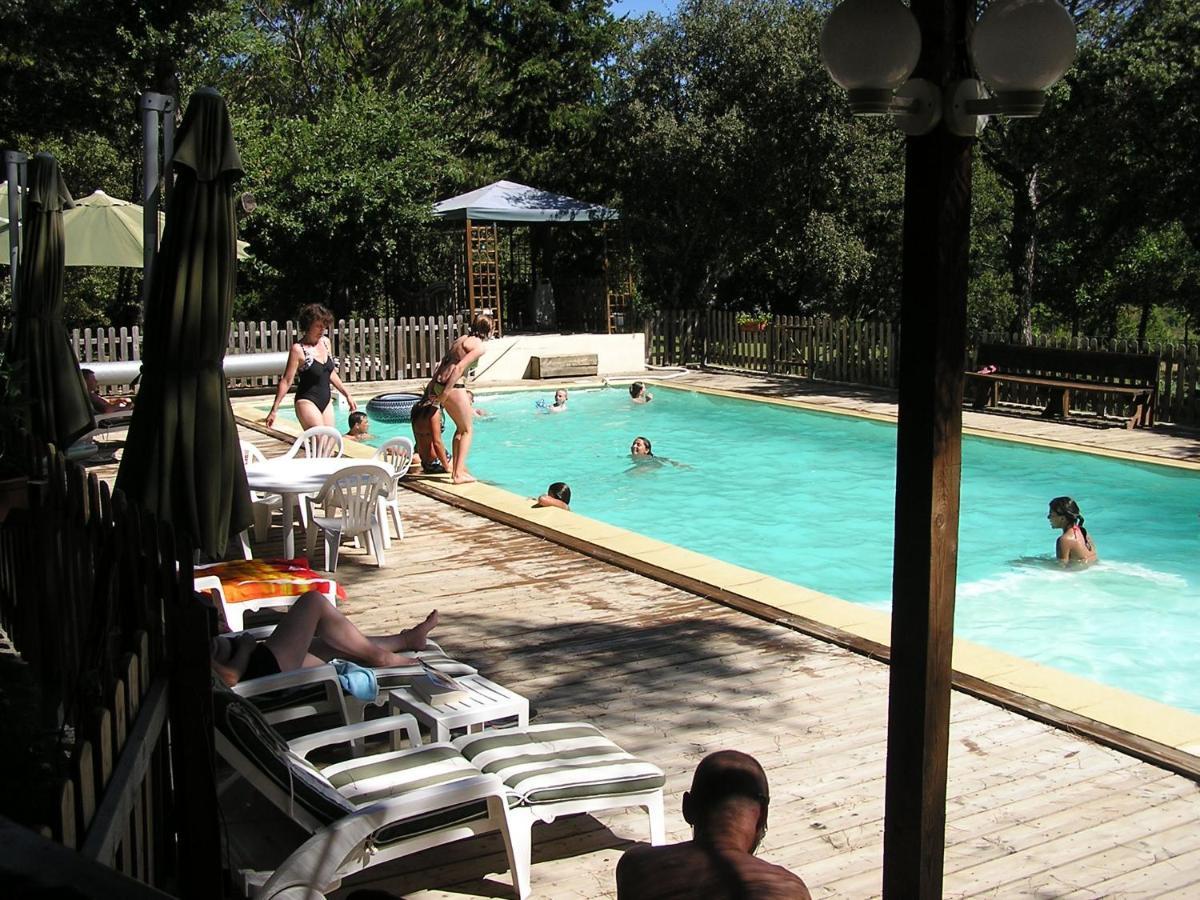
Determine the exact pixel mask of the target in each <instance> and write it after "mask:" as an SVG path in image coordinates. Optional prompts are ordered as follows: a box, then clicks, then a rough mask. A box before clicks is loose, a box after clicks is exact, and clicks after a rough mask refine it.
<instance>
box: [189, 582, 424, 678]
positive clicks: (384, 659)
mask: <svg viewBox="0 0 1200 900" xmlns="http://www.w3.org/2000/svg"><path fill="white" fill-rule="evenodd" d="M437 623H438V614H437V610H436V609H435V610H434V611H433V612H431V613H430V614H429V615H428V616H426V617H425V621H423V622H422V623H421V624H420V625H417V626H416V627H415V628H408V629H405V630H404V631H401V632H400V633H399V634H388V635H382V636H378V637H374V636H368V635H365V634H363V633H362V632H361V631H359V630H358V628H357V627H355V625H354V623H353V622H351V621H350V620H349V619H347V618H346V617H345V616H344V615H343V614H342V613H341V612H339V611H338V610H337V609H335V608H334V607H333V606H332V605H331V604H330V602H329V600H328V599H327V598H326V597H325V595H324V594H322V593H321V592H320V591H309V592H308V593H307V594H304V595H302V596H301V597H300V599H299V600H297V601H296V602H295V603H294V604H293V605H292V606H290V607H289V608H288V611H287V614H286V615H284V617H283V618H282V619H281V620H280V622H279V624H278V625H276V626H275V630H274V631H273V632H271V634H270V636H269V637H268V638H267V639H266V640H265V641H263V642H262V643H261V644H260V643H258V642H257V641H256V640H255V639H254V638H253V636H251V635H249V634H246V633H245V632H242V633H241V634H237V635H218V636H217V637H215V638H213V640H212V644H211V646H210V653H211V656H212V667H213V670H214V671H215V672H216V673H217V674H218V675H220V676H221V680H222V681H224V682H225V683H226V684H227V685H229V686H230V687H233V686H234V685H235V684H237V683H238V682H239V681H242V680H243V679H250V678H262V677H263V676H264V675H275V674H277V673H279V672H290V671H292V670H293V669H304V668H308V667H309V666H322V665H324V664H325V663H327V662H329V660H331V659H333V658H335V657H337V658H339V659H348V660H350V661H351V662H355V663H358V664H359V665H363V666H373V667H385V666H415V665H418V663H417V660H416V658H415V657H411V656H404V655H402V651H404V650H411V651H414V652H415V651H418V650H424V649H425V644H426V641H427V639H428V637H429V632H431V631H433V629H434V628H435V627H436V626H437Z"/></svg>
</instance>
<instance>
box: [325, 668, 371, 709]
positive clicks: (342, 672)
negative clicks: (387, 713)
mask: <svg viewBox="0 0 1200 900" xmlns="http://www.w3.org/2000/svg"><path fill="white" fill-rule="evenodd" d="M329 664H330V665H331V666H333V668H334V671H335V672H337V676H338V681H340V682H341V683H342V690H344V691H345V692H346V693H347V694H349V695H350V696H352V697H356V698H357V699H359V700H361V701H363V703H374V702H375V698H377V697H378V696H379V682H378V681H377V680H376V678H375V670H374V669H368V668H365V667H363V666H360V665H359V664H358V663H352V662H350V661H349V660H347V659H331V660H330V661H329Z"/></svg>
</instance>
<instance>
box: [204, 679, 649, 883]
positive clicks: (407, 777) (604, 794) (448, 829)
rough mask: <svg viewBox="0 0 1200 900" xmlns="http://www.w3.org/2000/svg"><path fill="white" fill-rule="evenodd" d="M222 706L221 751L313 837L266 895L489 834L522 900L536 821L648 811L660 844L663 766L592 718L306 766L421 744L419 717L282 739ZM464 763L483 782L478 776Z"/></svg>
mask: <svg viewBox="0 0 1200 900" xmlns="http://www.w3.org/2000/svg"><path fill="white" fill-rule="evenodd" d="M214 707H215V711H216V724H217V735H216V738H217V739H216V746H217V752H218V753H220V754H221V756H222V757H223V758H225V759H226V760H227V761H228V762H229V763H230V764H231V765H232V766H233V767H234V768H235V769H236V770H237V771H238V772H239V773H241V774H242V775H244V776H245V777H246V778H247V780H249V781H250V782H251V783H252V784H253V785H255V786H256V787H258V788H259V790H261V791H262V792H263V793H264V794H265V795H266V796H267V797H268V798H270V799H271V800H272V802H274V803H275V805H276V806H277V807H278V808H279V809H281V810H283V811H284V812H287V813H289V814H290V815H291V816H292V818H294V819H295V820H296V821H297V822H298V823H299V824H301V825H302V826H304V827H305V828H306V829H307V830H308V831H310V832H313V837H312V838H310V839H309V840H308V841H307V842H306V843H305V844H303V845H302V846H301V847H300V848H299V849H298V850H296V851H295V852H294V853H293V854H292V855H291V856H290V857H288V859H287V860H286V861H285V862H284V863H283V865H282V866H280V867H279V868H278V869H276V870H275V872H274V873H273V874H272V875H271V876H270V878H269V880H268V881H267V882H266V884H265V885H264V887H263V889H262V890H261V891H260V892H259V893H258V894H257V895H256V896H257V897H258V898H261V900H267V898H276V897H281V896H284V892H285V891H290V892H289V893H287V895H286V896H288V897H289V898H292V897H297V898H298V897H313V896H320V894H319V893H316V892H321V891H326V890H330V889H332V888H334V887H337V886H338V885H339V884H340V882H341V879H342V878H345V877H346V876H348V875H350V874H352V873H353V872H356V871H359V870H361V869H364V868H366V867H367V866H371V865H375V864H378V863H381V862H384V861H386V860H388V859H393V858H396V857H399V856H404V855H408V854H410V853H415V852H417V851H418V850H423V849H426V848H427V847H434V846H438V845H441V844H445V843H448V842H450V841H454V840H457V839H459V838H462V837H467V836H470V835H473V834H481V833H484V832H487V831H498V832H500V835H501V838H502V840H503V841H504V849H505V854H506V856H507V858H508V865H509V869H510V871H511V872H512V879H513V886H514V887H515V888H516V891H517V895H518V896H519V897H521V898H524V897H526V896H528V894H529V889H530V861H531V851H532V826H533V823H534V822H535V821H546V822H550V821H553V820H554V819H555V818H557V817H558V816H562V815H571V814H574V813H581V812H596V811H599V810H607V809H623V808H626V807H630V806H641V807H644V808H645V809H646V810H647V811H648V812H649V815H650V839H651V842H652V843H654V844H661V843H662V842H663V840H664V828H663V803H662V793H663V791H662V789H663V783H664V781H665V778H664V776H663V773H662V771H661V770H660V769H659V768H657V767H656V766H654V765H652V764H650V763H648V762H645V761H643V760H640V759H637V758H636V757H633V756H631V755H630V754H628V753H626V752H625V751H624V750H622V749H621V748H620V747H618V746H617V745H616V744H614V743H613V742H612V741H610V740H608V738H606V737H604V735H603V734H601V733H600V731H599V730H598V729H597V728H595V727H594V726H592V725H588V724H586V723H578V722H577V723H567V724H561V725H537V726H533V727H526V728H504V729H491V730H485V731H481V732H476V733H474V734H470V735H466V736H464V737H461V738H458V739H457V740H455V741H453V742H451V743H448V744H447V743H434V744H426V745H422V746H418V747H415V748H410V749H407V750H395V749H393V750H391V751H389V752H384V753H375V754H371V755H368V756H361V757H357V758H354V759H350V760H348V761H338V762H335V763H333V764H331V765H325V766H320V767H318V766H314V765H313V764H312V763H310V762H309V761H308V759H307V757H308V755H309V754H311V753H312V752H313V751H314V750H316V749H318V748H322V747H329V746H331V745H335V744H346V743H349V742H351V741H355V740H359V739H362V738H363V737H365V736H369V735H373V734H374V735H378V734H392V735H393V742H394V741H395V736H396V734H397V732H399V731H403V732H404V733H405V734H406V735H407V736H408V739H409V741H410V742H413V743H415V742H417V741H419V733H418V731H417V728H416V720H414V719H412V717H410V716H391V717H387V718H384V719H375V720H372V721H369V722H364V723H361V724H359V725H350V726H344V727H341V728H335V729H331V730H329V731H325V732H319V733H317V734H313V735H309V736H305V737H301V738H298V739H296V740H293V741H291V742H290V743H285V742H284V741H283V739H282V738H280V737H279V735H278V733H277V732H276V731H275V730H274V729H273V728H272V727H271V726H270V725H269V724H268V723H267V721H266V719H265V718H264V717H263V716H262V715H261V714H260V713H259V712H258V710H256V709H255V708H254V707H253V705H252V704H250V703H249V702H248V701H246V700H244V699H243V698H241V697H238V695H237V694H235V693H234V692H232V691H229V690H228V689H226V688H224V687H221V686H218V687H217V688H216V689H215V691H214ZM393 747H394V743H393ZM462 763H465V764H466V765H467V766H469V767H470V768H471V769H472V770H473V771H474V772H476V773H480V774H481V778H482V779H486V780H474V779H472V777H471V776H470V775H469V773H468V770H467V769H466V768H463V766H462ZM497 782H501V783H502V788H501V791H500V794H499V802H497V793H496V783H497ZM417 783H420V784H421V785H422V786H420V787H416V786H415V785H416V784H417ZM429 785H432V786H429ZM435 823H436V824H435Z"/></svg>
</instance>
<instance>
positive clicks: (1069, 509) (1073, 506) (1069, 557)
mask: <svg viewBox="0 0 1200 900" xmlns="http://www.w3.org/2000/svg"><path fill="white" fill-rule="evenodd" d="M1046 518H1047V519H1049V520H1050V527H1051V528H1058V529H1060V530H1061V531H1062V534H1060V535H1059V536H1058V542H1057V543H1056V544H1055V547H1054V550H1055V555H1056V556H1057V557H1058V561H1059V562H1060V563H1061V564H1062V565H1064V566H1065V565H1069V564H1070V563H1073V562H1082V563H1093V562H1095V561H1096V547H1095V545H1094V544H1093V543H1092V539H1091V537H1089V536H1088V533H1087V529H1086V528H1084V527H1083V515H1082V514H1081V513H1080V512H1079V504H1077V503H1076V502H1075V501H1074V500H1072V499H1071V498H1070V497H1055V498H1054V499H1053V500H1051V501H1050V512H1049V513H1048V514H1047V516H1046Z"/></svg>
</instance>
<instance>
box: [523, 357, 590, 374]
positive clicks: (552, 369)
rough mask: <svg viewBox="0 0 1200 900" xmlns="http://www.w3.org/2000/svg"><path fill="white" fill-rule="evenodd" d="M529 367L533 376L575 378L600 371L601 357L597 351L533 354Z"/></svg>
mask: <svg viewBox="0 0 1200 900" xmlns="http://www.w3.org/2000/svg"><path fill="white" fill-rule="evenodd" d="M529 369H530V372H531V376H530V377H532V378H575V377H578V376H580V375H596V374H598V373H599V371H600V357H599V356H597V355H596V354H595V353H577V354H574V355H572V356H531V357H529Z"/></svg>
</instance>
